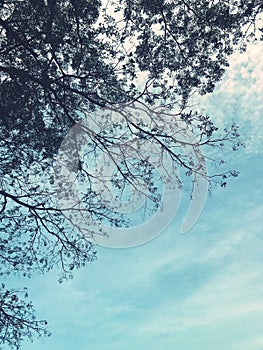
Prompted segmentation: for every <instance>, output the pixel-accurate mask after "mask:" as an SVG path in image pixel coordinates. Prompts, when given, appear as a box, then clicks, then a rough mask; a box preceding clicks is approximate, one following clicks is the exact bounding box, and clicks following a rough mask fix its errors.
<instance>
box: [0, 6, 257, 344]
mask: <svg viewBox="0 0 263 350" xmlns="http://www.w3.org/2000/svg"><path fill="white" fill-rule="evenodd" d="M261 9H262V3H261V2H260V1H257V0H251V1H249V2H243V1H234V0H229V1H213V0H209V1H208V0H178V1H168V0H166V1H162V0H154V1H150V0H133V1H131V0H118V1H117V0H116V1H115V0H114V1H107V3H106V4H102V3H101V2H100V1H99V0H95V1H94V0H78V1H76V0H66V1H62V0H2V1H1V3H0V31H1V34H0V132H1V139H0V158H1V168H0V175H1V179H0V183H1V184H0V230H1V235H0V248H1V249H0V263H1V267H0V273H1V275H3V276H4V275H8V274H10V273H16V274H22V275H23V276H30V275H31V274H32V273H33V272H35V271H40V272H46V271H49V270H50V269H51V268H53V267H54V266H59V267H60V268H61V271H62V272H61V276H60V280H63V279H65V278H69V277H71V276H72V271H73V270H74V269H75V268H79V267H81V266H85V265H87V263H89V262H92V261H93V260H94V259H95V258H96V252H95V250H94V247H93V246H92V244H91V243H90V239H89V238H90V237H92V236H93V235H98V234H106V233H107V232H103V233H102V232H100V231H96V230H95V231H92V230H89V235H90V236H88V235H87V236H83V235H80V234H79V231H78V227H76V226H75V227H74V225H69V224H68V220H66V218H65V215H64V214H65V210H64V211H63V209H61V208H60V207H59V206H58V204H57V202H56V198H55V196H54V194H55V189H54V186H53V183H54V170H53V167H52V161H53V158H54V157H55V156H56V154H57V152H58V149H59V146H60V144H61V142H62V140H63V139H64V137H65V135H67V134H68V132H69V130H70V129H71V128H72V127H73V126H74V125H76V123H77V122H79V121H80V120H82V119H84V116H88V117H89V118H90V119H89V123H88V125H86V126H85V131H86V134H87V137H88V140H87V142H88V143H89V150H88V154H89V155H91V158H92V157H93V156H95V155H96V154H99V155H100V154H106V155H107V156H108V157H110V158H111V160H112V161H113V162H114V163H115V165H116V167H117V171H118V173H119V175H120V176H121V180H120V179H119V178H118V177H117V178H116V180H115V185H116V186H119V190H120V192H121V193H122V192H123V191H124V188H125V186H126V185H127V184H128V183H129V184H131V185H132V186H133V187H134V188H136V186H137V184H138V181H137V180H138V177H139V175H140V176H142V178H143V179H146V181H148V185H149V188H150V196H155V194H156V193H155V191H154V185H153V184H152V178H151V177H152V173H151V172H150V171H149V169H150V168H149V164H147V162H146V161H145V154H143V153H142V152H141V153H140V157H139V161H140V162H139V163H138V164H140V167H141V169H142V170H141V171H142V173H141V174H139V170H138V169H139V168H140V167H139V168H137V170H136V171H134V169H133V168H134V164H133V163H129V162H128V161H127V158H125V157H124V159H123V164H122V167H120V166H118V159H117V156H119V154H120V152H121V153H122V154H126V153H125V151H127V147H126V148H124V147H123V145H124V144H127V142H128V141H129V140H130V139H133V140H134V142H135V143H136V142H137V143H138V144H140V145H144V144H147V145H149V147H150V149H151V147H158V149H159V152H160V155H162V156H167V157H169V159H171V160H172V162H173V164H174V167H177V166H178V167H181V168H182V169H184V171H185V172H186V173H187V174H189V175H190V174H191V175H192V174H194V176H196V175H197V174H199V175H200V174H201V175H202V176H206V175H205V172H204V171H203V169H200V168H198V164H196V163H195V162H193V161H192V159H191V157H188V158H187V157H186V155H185V154H184V153H183V152H182V149H184V147H185V142H184V141H185V139H183V138H182V137H181V136H180V135H182V134H183V133H185V132H186V133H187V132H190V133H191V135H193V138H192V139H191V140H189V139H188V146H189V147H190V148H191V149H192V150H193V152H194V154H195V156H196V157H197V158H198V156H199V153H198V152H199V149H200V148H202V147H206V146H217V147H221V146H222V145H223V143H224V142H230V143H231V144H232V147H233V149H234V150H235V149H237V148H238V147H239V146H240V142H239V140H238V136H239V133H238V129H237V127H236V126H235V125H232V126H231V127H230V129H229V130H227V129H226V130H225V131H223V132H222V133H220V131H219V130H218V129H217V128H216V126H214V125H213V122H212V121H211V118H209V117H208V116H206V115H203V114H202V113H199V112H198V111H197V112H195V111H191V110H190V109H189V108H187V106H188V102H189V99H190V98H191V95H192V94H194V93H201V94H205V93H209V92H212V91H213V89H214V87H215V84H216V83H217V82H218V81H219V80H220V79H221V77H222V76H223V74H224V71H225V68H226V67H227V66H228V60H227V58H228V56H229V55H230V54H231V53H232V52H233V50H234V49H235V48H238V47H239V48H241V49H244V48H245V45H246V42H247V40H248V37H249V36H250V37H251V36H253V33H254V28H253V26H254V25H255V19H256V16H257V15H258V13H260V11H261ZM251 28H252V29H251ZM136 103H138V104H137V105H136ZM156 105H157V106H158V108H159V110H158V109H157V110H156V107H155V106H156ZM120 106H126V107H127V106H128V110H129V111H130V112H127V109H122V107H120ZM138 106H139V108H138ZM162 106H165V108H166V109H168V108H173V112H171V113H170V114H169V113H167V114H165V113H164V112H163V110H161V109H160V108H161V107H162ZM102 107H103V108H105V111H107V113H106V114H105V115H106V116H105V119H100V118H99V117H98V120H97V123H96V120H95V121H94V120H92V116H94V115H95V116H96V110H97V109H98V108H102ZM109 111H110V112H109ZM90 112H92V114H89V113H90ZM108 112H109V113H108ZM114 113H115V114H114ZM118 113H119V114H120V115H121V117H122V119H120V120H119V121H116V115H117V114H118ZM138 113H139V114H138ZM140 113H142V114H143V113H144V115H145V116H146V117H145V119H144V118H142V117H141V114H140ZM142 147H143V146H142ZM116 149H117V151H116ZM142 149H144V148H142ZM115 152H117V153H115ZM74 155H75V154H74ZM75 156H78V154H76V155H75ZM72 158H74V157H72ZM219 163H220V161H219ZM160 164H162V160H160ZM79 165H80V166H79V168H78V169H77V170H76V169H75V173H76V176H77V177H78V179H81V180H79V181H82V183H84V184H86V186H87V187H86V192H85V193H83V194H82V195H83V196H82V198H81V199H82V200H83V201H84V203H85V207H84V210H85V213H88V214H89V215H91V216H92V217H95V218H96V220H108V221H109V222H110V224H112V225H116V226H118V225H122V224H125V222H123V218H122V217H121V216H118V213H115V211H114V209H116V208H114V207H110V208H107V206H106V205H102V203H103V194H104V192H103V190H98V187H96V188H94V186H93V183H94V174H91V173H90V168H89V166H88V165H87V163H85V158H80V159H79ZM199 165H200V164H199ZM145 169H147V171H146V170H145ZM149 174H151V175H150V176H149ZM218 175H219V180H218V181H219V183H220V184H221V186H222V187H224V186H225V184H226V178H227V177H228V176H236V175H237V173H236V172H228V173H220V174H218ZM206 178H207V180H208V181H210V182H212V181H214V177H213V176H211V177H209V176H207V177H206ZM96 181H100V178H99V173H97V180H96ZM151 186H152V187H151ZM151 198H155V197H151ZM19 293H20V292H19ZM22 294H23V292H22ZM1 298H2V304H1V305H2V306H1V310H2V311H1V312H2V313H3V312H4V311H5V312H7V308H8V307H10V310H9V311H8V313H7V314H5V313H4V314H3V315H4V317H3V322H6V321H5V320H6V318H5V315H9V316H8V317H9V318H10V319H12V318H13V322H11V323H8V324H7V323H4V327H5V329H6V331H5V332H6V333H5V332H4V333H0V334H1V337H2V338H1V340H2V341H5V342H7V343H9V344H10V346H13V347H17V348H18V347H19V346H20V340H22V339H24V338H26V337H27V336H28V337H29V338H30V337H31V335H32V334H33V333H34V332H35V331H36V332H37V333H42V331H41V330H40V329H41V327H42V325H41V327H40V326H39V327H40V328H38V325H40V324H38V323H37V321H35V320H34V319H33V309H32V306H31V304H29V306H28V307H29V309H28V311H26V308H25V305H26V304H25V303H24V302H23V301H21V299H19V298H18V296H17V294H16V293H15V291H11V290H10V291H5V290H4V287H2V291H1ZM10 298H11V299H10ZM12 298H13V299H12ZM16 305H18V306H19V307H17V306H16ZM3 310H4V311H3ZM27 312H28V313H27ZM16 317H18V318H17V319H16ZM17 320H21V322H20V321H19V322H20V323H19V322H17ZM31 321H32V322H31ZM1 322H2V321H1ZM28 322H29V323H28ZM30 322H31V323H30ZM7 325H8V327H7ZM6 327H7V328H6ZM0 332H1V331H0ZM2 334H3V335H2ZM43 334H44V333H43Z"/></svg>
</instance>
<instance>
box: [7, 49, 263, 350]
mask: <svg viewBox="0 0 263 350" xmlns="http://www.w3.org/2000/svg"><path fill="white" fill-rule="evenodd" d="M261 57H262V45H261V47H260V46H253V45H252V46H250V47H249V51H248V53H246V54H243V55H240V54H238V55H237V54H235V55H233V56H232V58H231V66H230V68H229V71H228V72H227V75H226V76H225V78H224V80H223V81H222V82H221V83H220V84H219V85H218V87H217V89H216V91H215V92H214V93H213V94H211V95H209V96H207V97H204V98H203V99H202V100H201V102H202V106H203V107H204V109H205V111H206V112H208V113H211V115H213V116H214V118H215V119H216V120H217V121H218V123H219V124H220V123H222V125H225V124H228V123H229V124H231V121H232V120H235V121H236V122H237V123H238V124H240V126H241V131H242V132H243V133H244V135H245V136H244V137H245V139H246V140H247V148H246V149H243V150H241V151H239V152H237V153H233V152H231V151H229V150H228V149H225V151H224V153H223V157H224V158H225V159H227V161H228V164H229V167H230V168H231V169H232V168H233V169H238V170H239V171H240V172H241V175H240V176H239V177H238V178H237V179H234V180H231V181H230V182H229V185H228V186H227V187H226V188H225V189H221V188H216V189H214V191H213V195H212V198H208V200H207V203H206V206H205V208H204V210H203V213H202V215H201V216H200V218H199V220H198V221H197V223H196V224H195V225H194V227H193V228H192V229H191V230H190V231H189V232H188V233H187V234H181V233H180V228H181V225H182V222H183V218H184V216H185V212H186V209H187V206H188V204H189V203H188V200H189V198H188V196H187V195H186V194H185V195H184V196H183V201H182V205H181V206H180V209H179V212H178V215H177V216H176V218H175V220H174V221H173V223H172V224H171V225H170V226H169V227H168V228H167V229H166V231H165V232H164V233H163V234H162V235H160V236H159V237H158V238H156V239H155V240H153V241H151V242H149V243H147V244H145V245H142V246H140V247H137V248H131V249H122V250H117V249H108V248H103V247H99V248H98V261H96V262H94V263H93V264H91V265H90V266H88V268H86V269H83V270H81V271H78V272H77V273H76V274H75V276H74V279H73V280H71V281H69V282H65V283H63V284H61V285H60V284H58V283H57V279H58V272H57V271H52V272H51V273H49V274H47V275H45V276H35V277H33V278H32V279H30V280H22V279H21V280H17V281H13V282H12V283H13V284H14V285H15V284H17V285H28V287H29V291H30V297H31V299H32V300H33V302H34V304H35V306H36V309H37V311H38V317H40V318H45V319H47V320H48V321H49V328H50V330H51V331H52V333H53V335H52V336H51V337H50V338H48V339H46V340H45V341H44V343H43V342H42V341H41V340H40V341H38V340H35V341H34V343H33V344H31V343H24V346H23V349H24V350H33V349H34V350H42V349H45V350H51V349H52V350H53V349H57V350H69V349H70V350H72V349H78V350H90V349H91V350H111V349H114V350H123V349H125V350H134V349H144V350H157V349H158V350H159V349H165V350H174V349H176V350H206V349H207V350H210V349H213V350H217V349H222V348H223V349H225V350H247V349H250V350H262V349H263V335H262V334H263V264H262V257H263V225H262V218H263V201H262V188H263V179H262V173H263V171H262V162H263V147H262V146H263V122H262V117H263V116H262V106H261V98H262V92H263V91H262V90H263V88H262V87H263V86H262V84H263V83H262V81H263V80H262V74H263V73H262V63H260V58H261Z"/></svg>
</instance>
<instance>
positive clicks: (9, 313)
mask: <svg viewBox="0 0 263 350" xmlns="http://www.w3.org/2000/svg"><path fill="white" fill-rule="evenodd" d="M27 298H28V294H27V289H26V288H23V289H22V288H21V289H9V290H7V289H6V288H5V285H4V284H3V283H2V284H1V286H0V344H7V345H8V346H9V349H20V348H21V341H23V340H24V339H30V340H31V341H33V338H34V337H35V336H42V335H46V336H48V335H50V333H49V332H48V331H47V330H46V328H45V326H46V324H47V322H46V321H37V320H36V317H35V310H34V307H33V305H32V303H31V302H29V301H27Z"/></svg>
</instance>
